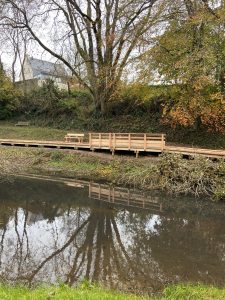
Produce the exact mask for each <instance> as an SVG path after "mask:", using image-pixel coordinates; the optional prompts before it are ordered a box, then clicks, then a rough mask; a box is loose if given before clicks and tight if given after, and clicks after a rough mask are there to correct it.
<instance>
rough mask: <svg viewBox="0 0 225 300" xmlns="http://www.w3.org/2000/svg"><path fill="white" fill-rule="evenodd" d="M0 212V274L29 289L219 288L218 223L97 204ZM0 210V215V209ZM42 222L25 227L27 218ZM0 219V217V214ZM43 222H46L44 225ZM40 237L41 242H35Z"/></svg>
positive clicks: (223, 271) (223, 245)
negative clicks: (58, 284) (185, 283)
mask: <svg viewBox="0 0 225 300" xmlns="http://www.w3.org/2000/svg"><path fill="white" fill-rule="evenodd" d="M91 201H92V200H90V202H89V203H91V205H89V206H88V205H86V204H87V203H85V205H86V206H77V205H75V204H73V203H72V202H68V203H67V202H66V201H65V202H64V203H63V204H62V206H60V204H59V203H56V204H55V203H54V202H53V201H52V202H51V203H48V204H46V201H45V202H43V203H42V205H32V203H31V202H29V201H27V202H23V203H21V207H22V208H20V209H18V205H17V204H15V203H14V204H12V206H11V207H7V206H4V211H5V212H7V213H6V218H5V219H6V220H7V222H6V223H5V224H4V226H2V227H1V228H0V266H1V269H0V274H1V277H2V278H4V279H5V280H7V281H13V282H15V281H23V282H26V283H29V284H33V283H35V282H39V281H43V279H44V280H46V281H48V282H50V281H53V282H55V281H57V280H60V281H63V282H66V283H68V284H71V285H72V284H74V283H76V282H77V281H78V280H81V279H84V278H86V279H88V280H91V281H98V282H103V283H104V284H105V285H110V286H111V287H120V288H123V289H129V290H130V289H135V290H138V289H139V290H143V289H145V291H147V289H148V288H149V289H151V288H152V287H153V288H154V289H157V288H159V287H160V286H161V285H162V284H164V283H165V282H168V281H169V282H171V281H174V280H176V279H179V280H190V281H191V280H195V281H205V282H211V283H212V282H214V281H215V282H222V281H223V280H224V279H223V278H225V268H224V249H225V237H224V230H223V228H224V219H223V218H221V219H217V220H215V219H214V218H212V217H210V218H209V217H207V218H205V217H204V216H203V217H202V216H197V217H196V216H192V215H191V214H187V215H185V217H184V216H182V214H181V213H180V212H179V213H174V212H165V211H164V212H163V216H157V215H152V214H151V213H150V212H147V211H145V212H144V211H140V210H135V209H132V210H129V209H118V210H115V209H113V208H110V207H112V204H110V206H108V204H103V203H101V202H100V201H98V202H91ZM1 208H2V207H1V203H0V211H2V209H1ZM31 212H32V214H34V215H35V214H36V215H40V214H41V215H42V216H43V218H42V219H40V220H39V221H35V222H31V223H29V222H28V216H29V213H31ZM0 215H1V214H0ZM49 220H50V222H49ZM39 230H40V235H44V234H47V235H46V236H47V238H46V239H42V237H41V236H40V237H39V236H38V235H37V234H36V235H35V232H36V233H37V232H39Z"/></svg>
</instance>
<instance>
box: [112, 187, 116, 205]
mask: <svg viewBox="0 0 225 300" xmlns="http://www.w3.org/2000/svg"><path fill="white" fill-rule="evenodd" d="M112 200H113V201H112V202H113V203H114V202H115V188H113V198H112Z"/></svg>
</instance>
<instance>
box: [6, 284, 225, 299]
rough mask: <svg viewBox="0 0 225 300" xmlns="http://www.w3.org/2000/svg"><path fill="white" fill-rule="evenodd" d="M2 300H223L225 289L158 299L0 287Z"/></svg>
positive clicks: (180, 290)
mask: <svg viewBox="0 0 225 300" xmlns="http://www.w3.org/2000/svg"><path fill="white" fill-rule="evenodd" d="M0 299H1V300H22V299H23V300H31V299H32V300H42V299H43V300H46V299H49V300H61V299H63V300H75V299H76V300H187V299H191V300H212V299H216V300H222V299H225V289H219V288H215V287H206V286H183V285H178V286H172V287H168V288H166V289H165V290H164V292H163V293H162V294H161V295H159V296H156V297H153V296H152V297H148V296H135V295H128V294H123V293H120V292H116V291H108V290H105V289H102V288H99V287H79V288H70V287H67V286H61V287H40V288H36V289H28V288H25V287H8V286H3V285H2V286H0Z"/></svg>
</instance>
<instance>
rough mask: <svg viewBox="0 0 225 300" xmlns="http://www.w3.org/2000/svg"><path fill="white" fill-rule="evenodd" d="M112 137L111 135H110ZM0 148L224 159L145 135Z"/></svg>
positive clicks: (8, 142) (223, 154)
mask: <svg viewBox="0 0 225 300" xmlns="http://www.w3.org/2000/svg"><path fill="white" fill-rule="evenodd" d="M112 135H113V134H112ZM0 145H2V146H18V147H43V148H57V149H71V150H73V149H80V150H82V149H89V150H95V149H104V150H110V151H116V150H120V151H134V152H148V153H164V152H165V153H174V154H175V153H177V154H182V155H188V156H196V155H202V156H205V157H208V158H224V159H225V150H212V149H202V148H194V147H193V148H191V147H180V146H169V145H165V140H164V139H163V140H162V141H160V140H159V139H158V140H157V137H156V138H153V140H150V138H148V140H147V141H146V135H145V136H143V138H142V136H139V137H138V138H137V139H136V137H135V138H133V140H131V138H130V136H129V135H128V138H127V137H126V138H124V139H123V136H122V134H118V138H117V140H116V141H115V136H113V137H111V138H110V139H108V140H107V137H106V136H105V137H104V136H103V137H101V138H99V140H98V139H97V138H96V136H94V138H92V140H91V141H90V140H88V141H85V142H82V143H79V142H78V143H76V142H65V141H43V140H20V139H0Z"/></svg>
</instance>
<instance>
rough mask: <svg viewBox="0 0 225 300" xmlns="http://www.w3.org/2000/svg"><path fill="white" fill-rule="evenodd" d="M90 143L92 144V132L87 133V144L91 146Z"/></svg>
mask: <svg viewBox="0 0 225 300" xmlns="http://www.w3.org/2000/svg"><path fill="white" fill-rule="evenodd" d="M91 145H92V134H91V133H89V146H90V148H91Z"/></svg>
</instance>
